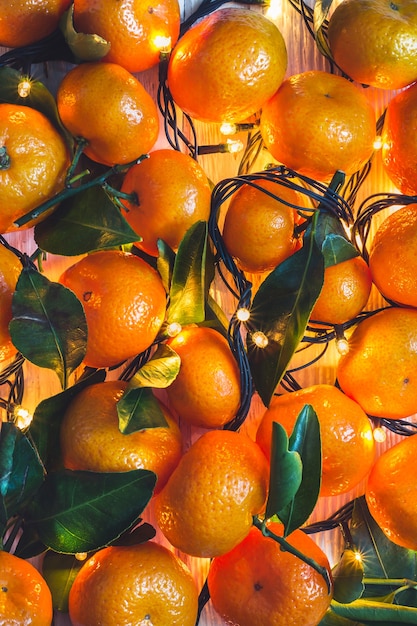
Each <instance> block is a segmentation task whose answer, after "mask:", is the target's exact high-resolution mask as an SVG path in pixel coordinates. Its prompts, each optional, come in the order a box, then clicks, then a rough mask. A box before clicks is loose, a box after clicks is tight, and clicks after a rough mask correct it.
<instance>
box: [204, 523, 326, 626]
mask: <svg viewBox="0 0 417 626" xmlns="http://www.w3.org/2000/svg"><path fill="white" fill-rule="evenodd" d="M267 530H268V531H269V532H271V533H274V534H275V535H278V536H282V534H283V526H282V524H279V523H277V522H271V523H269V524H268V525H267ZM286 540H287V541H288V543H290V544H291V545H292V546H293V547H295V548H297V549H298V550H299V551H300V552H301V553H302V554H304V555H306V556H308V557H310V558H312V559H313V560H314V561H316V563H318V564H319V565H320V566H321V567H324V568H326V570H327V572H328V575H329V578H331V574H330V565H329V562H328V559H327V556H326V555H325V554H324V552H323V551H322V550H321V549H320V548H319V546H318V545H317V544H316V543H315V542H314V541H313V539H311V537H310V536H309V535H306V534H305V533H304V532H303V531H301V530H295V531H294V532H292V533H291V534H290V535H289V536H288V537H286ZM207 582H208V587H209V591H210V597H211V601H212V603H213V606H214V608H215V609H216V611H217V613H218V614H219V615H220V616H221V617H222V618H223V619H224V620H225V622H226V623H228V624H239V626H265V625H266V624H268V626H317V624H319V622H320V620H321V619H322V617H323V615H324V614H325V613H326V611H327V609H328V608H329V605H330V601H331V599H332V595H333V593H332V591H330V593H329V592H328V589H327V585H326V582H325V580H324V578H323V577H322V576H321V574H319V573H318V572H317V571H316V570H315V569H313V568H312V567H311V565H308V564H306V563H305V562H304V561H302V560H301V559H299V558H298V557H296V556H294V555H293V554H291V553H290V552H287V551H286V550H282V549H281V547H280V545H279V544H278V543H277V542H276V541H275V540H274V539H273V538H271V537H265V536H264V535H263V534H262V533H261V532H260V531H259V530H258V529H256V528H252V529H251V530H250V532H249V534H248V536H247V537H246V538H245V539H244V540H243V541H242V542H241V543H239V544H238V545H237V546H236V547H235V548H233V550H231V551H230V552H228V553H227V554H224V555H222V556H218V557H216V558H214V559H213V560H212V562H211V564H210V569H209V573H208V579H207Z"/></svg>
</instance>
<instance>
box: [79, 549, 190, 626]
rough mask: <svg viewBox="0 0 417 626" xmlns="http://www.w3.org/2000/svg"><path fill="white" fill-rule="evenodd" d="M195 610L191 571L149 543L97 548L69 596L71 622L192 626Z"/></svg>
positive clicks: (82, 624)
mask: <svg viewBox="0 0 417 626" xmlns="http://www.w3.org/2000/svg"><path fill="white" fill-rule="evenodd" d="M197 610H198V591H197V588H196V585H195V582H194V579H193V577H192V576H191V573H190V571H189V570H188V569H187V567H186V565H185V564H184V563H183V562H182V561H181V560H180V559H179V558H178V557H177V556H176V555H175V554H174V553H173V552H171V551H170V550H168V549H167V548H165V547H163V546H161V545H159V544H157V543H155V542H153V541H147V542H146V543H141V544H138V545H133V546H111V547H109V548H103V549H102V550H99V551H98V552H96V553H95V554H94V555H93V556H92V557H91V558H89V559H88V561H86V562H85V564H84V565H83V567H82V568H81V570H80V571H79V573H78V574H77V577H76V579H75V581H74V583H73V585H72V587H71V591H70V595H69V615H70V619H71V624H72V625H73V626H93V625H94V626H96V625H97V624H100V625H101V626H116V624H117V626H133V625H135V626H148V625H149V626H150V625H151V624H154V625H155V626H156V625H157V624H161V626H162V625H166V626H168V624H169V626H194V624H195V621H196V617H197Z"/></svg>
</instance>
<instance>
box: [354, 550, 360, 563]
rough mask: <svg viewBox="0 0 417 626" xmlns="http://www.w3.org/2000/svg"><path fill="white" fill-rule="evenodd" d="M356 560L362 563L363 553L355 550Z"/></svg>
mask: <svg viewBox="0 0 417 626" xmlns="http://www.w3.org/2000/svg"><path fill="white" fill-rule="evenodd" d="M354 554H355V561H359V563H362V554H361V553H360V552H357V551H355V553H354Z"/></svg>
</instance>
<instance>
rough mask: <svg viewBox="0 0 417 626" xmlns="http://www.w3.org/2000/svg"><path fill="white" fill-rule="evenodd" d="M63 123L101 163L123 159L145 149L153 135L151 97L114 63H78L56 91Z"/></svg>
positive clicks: (155, 124) (156, 129)
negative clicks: (85, 143)
mask: <svg viewBox="0 0 417 626" xmlns="http://www.w3.org/2000/svg"><path fill="white" fill-rule="evenodd" d="M57 106H58V112H59V115H60V117H61V120H62V123H63V124H64V126H65V127H66V128H67V129H68V130H69V132H70V133H72V135H74V137H80V138H83V139H85V140H86V141H87V145H86V147H85V150H84V152H85V154H86V155H87V156H88V157H90V159H92V160H93V161H98V162H99V163H103V164H104V165H115V164H116V163H120V164H126V163H129V162H131V161H133V160H134V159H137V158H139V157H140V156H141V155H143V154H145V153H147V152H149V150H151V148H152V147H153V145H154V143H155V142H156V140H157V138H158V132H159V121H158V111H157V108H156V104H155V102H154V101H153V100H152V98H151V96H150V95H149V93H148V92H147V91H146V89H145V88H144V87H143V85H142V84H141V83H140V82H139V80H138V79H137V78H135V76H133V75H132V74H131V73H130V72H128V70H126V69H125V68H124V67H121V65H117V64H116V63H103V62H100V61H97V62H92V63H81V64H80V65H76V66H75V67H74V68H73V69H71V70H70V71H69V72H68V73H67V74H65V76H64V78H63V79H62V81H61V83H60V85H59V87H58V92H57Z"/></svg>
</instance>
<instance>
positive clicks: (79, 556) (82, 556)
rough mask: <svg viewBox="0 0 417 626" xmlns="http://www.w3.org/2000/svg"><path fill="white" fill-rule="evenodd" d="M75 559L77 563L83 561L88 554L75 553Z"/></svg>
mask: <svg viewBox="0 0 417 626" xmlns="http://www.w3.org/2000/svg"><path fill="white" fill-rule="evenodd" d="M74 556H75V558H76V559H77V561H85V560H86V558H87V556H88V554H87V552H76V554H74Z"/></svg>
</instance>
